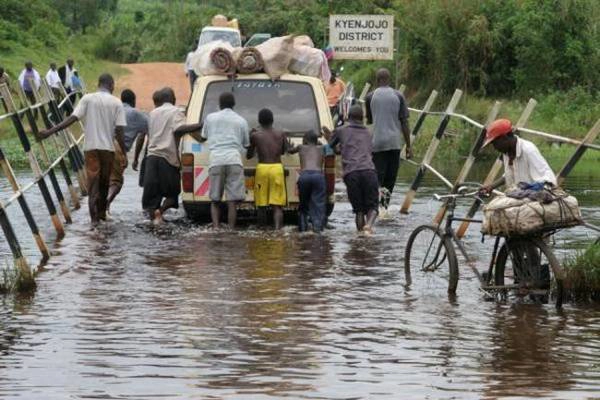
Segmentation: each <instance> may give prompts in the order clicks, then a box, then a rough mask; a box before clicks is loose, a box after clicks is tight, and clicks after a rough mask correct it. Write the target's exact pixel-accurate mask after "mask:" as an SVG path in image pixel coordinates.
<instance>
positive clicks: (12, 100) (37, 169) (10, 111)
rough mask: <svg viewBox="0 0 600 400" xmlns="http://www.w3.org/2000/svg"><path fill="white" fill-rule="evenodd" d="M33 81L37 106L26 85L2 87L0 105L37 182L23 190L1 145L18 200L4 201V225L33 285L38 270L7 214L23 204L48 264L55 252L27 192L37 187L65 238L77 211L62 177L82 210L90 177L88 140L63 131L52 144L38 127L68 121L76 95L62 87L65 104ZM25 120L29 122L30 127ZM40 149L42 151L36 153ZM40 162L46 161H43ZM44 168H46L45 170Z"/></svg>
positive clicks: (0, 120)
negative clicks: (82, 146) (84, 145)
mask: <svg viewBox="0 0 600 400" xmlns="http://www.w3.org/2000/svg"><path fill="white" fill-rule="evenodd" d="M29 83H30V87H31V88H32V90H33V95H34V98H35V104H30V103H29V102H28V101H27V100H26V96H25V94H24V93H23V90H22V88H21V87H20V85H18V84H17V85H16V87H12V88H9V87H8V86H7V85H6V84H2V85H0V98H1V99H0V104H1V105H2V109H0V111H3V112H4V114H0V127H1V125H2V124H8V123H11V124H12V129H13V130H14V131H15V132H16V135H17V137H18V140H19V143H20V146H21V148H22V150H23V152H24V154H25V156H26V157H27V161H28V164H29V168H30V171H31V173H32V174H33V178H34V179H33V181H31V182H29V183H27V184H26V185H24V186H22V185H21V184H20V182H19V180H18V179H17V176H16V175H15V172H14V169H13V167H12V165H11V160H9V157H8V156H7V154H8V153H7V152H5V151H4V150H3V149H2V146H1V144H0V168H1V169H2V172H3V174H4V175H5V177H6V179H7V180H8V183H9V186H10V188H11V189H12V192H13V194H12V196H11V197H9V198H8V199H7V200H4V201H0V226H1V228H2V231H3V233H4V236H5V238H6V241H7V243H8V246H9V248H10V251H11V253H12V255H13V258H14V261H15V266H16V267H17V268H18V269H19V272H20V274H21V277H23V278H25V279H26V280H27V279H30V280H31V282H33V279H31V278H32V270H31V268H30V266H29V265H28V262H27V259H26V258H25V257H24V255H23V250H22V247H21V244H20V242H19V239H18V238H17V235H16V234H15V230H14V228H13V224H12V223H11V221H10V218H9V215H8V213H7V207H9V206H11V205H12V204H13V203H18V204H19V206H20V208H21V211H22V213H23V215H24V217H25V220H26V222H27V225H28V227H29V230H30V231H31V234H32V236H33V239H34V242H35V244H36V246H37V248H38V250H39V252H40V254H41V262H40V264H44V263H45V262H46V261H47V260H48V258H49V257H50V253H49V251H48V247H47V245H46V242H45V240H44V238H43V235H42V233H41V232H40V229H39V227H38V221H36V218H35V217H34V215H33V214H32V212H31V208H30V207H29V203H28V202H27V200H26V194H27V195H29V194H30V192H31V191H32V190H33V189H32V188H34V187H37V188H38V190H39V192H40V193H41V196H42V199H43V202H44V204H45V207H46V209H47V212H48V216H49V218H50V220H51V222H52V226H53V227H54V229H55V231H56V235H57V237H59V238H61V237H63V236H64V235H65V230H64V224H69V223H71V221H72V219H71V209H70V208H69V206H68V205H67V201H66V198H65V195H64V194H63V188H61V185H60V182H59V180H58V178H57V175H58V174H61V175H62V176H63V180H64V182H65V184H66V186H67V188H66V189H67V192H68V193H69V197H70V199H71V206H72V208H73V209H77V208H79V207H80V195H85V194H86V192H85V187H86V176H85V169H84V167H83V155H82V153H81V151H80V149H79V143H80V141H81V139H82V138H83V136H81V137H80V138H79V139H78V140H77V139H75V137H74V135H73V133H72V131H70V130H68V129H67V130H64V131H62V132H59V133H58V134H57V135H53V137H52V139H51V140H50V141H49V142H48V143H44V142H42V141H39V140H37V137H38V133H39V131H40V128H39V127H38V123H41V124H42V125H43V126H44V128H49V127H51V126H53V125H54V124H56V123H58V122H60V121H62V119H63V113H64V111H65V110H72V108H73V102H74V101H75V98H76V94H72V95H71V96H67V95H66V92H65V90H64V87H62V86H61V87H60V93H61V94H62V95H63V96H64V98H63V99H62V101H61V102H59V101H58V99H56V98H55V97H54V92H53V91H52V90H51V89H50V88H49V87H48V85H47V83H46V82H45V80H42V82H41V85H40V87H39V88H38V87H36V85H35V84H34V83H33V82H32V81H30V82H29ZM11 89H12V90H11ZM24 121H27V124H25V123H24ZM5 128H6V127H5ZM7 130H8V129H7ZM32 139H33V141H32ZM34 145H35V147H36V150H37V151H34ZM50 145H53V146H54V150H55V151H54V153H51V152H50V151H49V148H48V146H50ZM51 154H52V156H51ZM38 157H39V159H38ZM40 160H41V161H42V163H40ZM42 164H43V165H44V168H42ZM71 174H73V175H75V176H76V179H77V182H78V184H79V193H78V191H77V190H76V189H75V186H74V183H73V180H72V179H71ZM46 178H48V180H49V181H50V184H51V187H52V191H53V192H54V197H55V198H56V200H57V203H58V207H57V204H56V203H55V201H54V199H53V196H52V195H51V191H50V188H49V187H48V184H47V182H46ZM59 210H60V214H62V219H61V217H60V215H59Z"/></svg>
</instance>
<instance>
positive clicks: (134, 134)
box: [121, 89, 148, 171]
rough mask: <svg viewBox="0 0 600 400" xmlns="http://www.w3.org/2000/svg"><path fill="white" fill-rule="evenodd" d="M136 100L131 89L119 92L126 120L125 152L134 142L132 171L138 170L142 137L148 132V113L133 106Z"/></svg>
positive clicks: (127, 151)
mask: <svg viewBox="0 0 600 400" xmlns="http://www.w3.org/2000/svg"><path fill="white" fill-rule="evenodd" d="M136 100H137V97H136V95H135V93H134V92H133V91H132V90H130V89H125V90H123V91H122V92H121V101H122V102H123V108H124V109H125V119H126V120H127V127H126V128H125V137H124V142H125V152H126V153H129V151H130V150H131V148H132V147H133V144H134V143H135V152H134V156H133V164H132V166H131V167H132V168H133V170H134V171H137V170H138V163H139V160H138V159H139V156H140V153H141V151H142V147H143V146H144V137H145V136H146V134H147V133H148V115H146V114H145V113H143V112H141V111H140V110H138V109H137V108H135V106H136Z"/></svg>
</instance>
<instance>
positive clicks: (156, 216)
mask: <svg viewBox="0 0 600 400" xmlns="http://www.w3.org/2000/svg"><path fill="white" fill-rule="evenodd" d="M164 222H165V220H164V219H163V217H162V214H161V212H160V210H155V211H154V219H153V220H152V223H153V224H154V225H161V224H163V223H164Z"/></svg>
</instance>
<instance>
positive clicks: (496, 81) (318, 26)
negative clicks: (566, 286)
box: [95, 0, 600, 97]
mask: <svg viewBox="0 0 600 400" xmlns="http://www.w3.org/2000/svg"><path fill="white" fill-rule="evenodd" d="M217 13H222V14H225V15H227V16H228V17H230V18H234V17H235V18H238V19H239V21H240V23H241V27H242V30H243V33H244V34H246V35H247V36H249V35H251V34H252V33H257V32H270V33H272V34H274V35H283V34H288V33H307V34H309V35H310V36H311V37H312V38H313V39H314V40H315V42H316V44H317V45H318V46H325V45H326V44H327V43H326V42H327V39H326V35H325V33H326V32H325V30H326V27H327V21H328V19H327V17H328V15H329V14H334V13H347V14H348V13H361V14H368V13H386V14H393V15H395V17H396V26H397V27H398V28H399V29H400V32H401V43H400V46H399V47H400V52H399V56H400V60H401V68H400V70H399V71H398V73H399V74H400V77H399V79H400V80H401V81H402V82H405V83H408V84H409V86H410V87H411V88H413V90H420V91H424V92H426V91H428V90H431V89H434V88H435V89H441V90H442V91H444V92H449V91H452V90H454V89H455V88H461V89H463V90H465V91H467V92H469V93H472V94H476V95H480V96H519V97H526V96H530V95H533V94H540V93H547V92H551V91H555V90H567V89H570V88H571V87H573V86H581V87H582V88H584V89H585V90H587V91H597V89H598V87H599V85H600V2H599V1H597V0H503V1H497V0H427V1H424V0H420V1H416V0H389V1H383V0H371V1H364V0H363V1H356V0H345V1H322V0H304V1H289V0H243V1H241V0H238V1H235V0H234V1H228V2H223V1H211V0H205V1H193V0H185V1H159V0H155V1H153V0H146V1H140V0H120V1H119V4H118V7H116V12H113V13H111V14H110V15H107V17H106V18H105V19H104V20H103V21H102V22H101V24H100V26H99V28H98V29H97V31H96V32H97V35H96V38H97V42H96V45H95V49H96V54H97V55H98V56H99V57H101V58H109V59H112V60H115V61H119V62H139V61H151V60H157V59H161V60H181V59H182V58H184V56H185V54H186V53H187V51H189V49H190V48H191V47H192V46H193V43H194V40H196V39H197V37H198V33H199V31H200V29H201V28H202V27H203V26H204V25H205V24H207V23H208V22H209V21H210V18H211V17H212V16H213V15H215V14H217ZM338 64H339V63H338ZM343 64H344V67H345V70H346V72H345V75H347V78H348V79H351V80H352V81H354V82H356V83H357V84H359V85H360V84H362V83H364V82H365V81H366V80H371V79H372V75H373V70H374V67H376V66H379V65H387V66H388V67H392V68H393V67H394V64H393V63H389V62H388V63H365V62H360V63H357V62H343Z"/></svg>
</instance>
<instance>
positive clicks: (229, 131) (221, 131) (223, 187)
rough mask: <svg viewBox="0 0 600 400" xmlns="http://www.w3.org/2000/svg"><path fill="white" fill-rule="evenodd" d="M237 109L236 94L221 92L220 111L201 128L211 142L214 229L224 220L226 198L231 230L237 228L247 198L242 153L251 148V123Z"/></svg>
mask: <svg viewBox="0 0 600 400" xmlns="http://www.w3.org/2000/svg"><path fill="white" fill-rule="evenodd" d="M234 106H235V97H233V93H230V92H225V93H222V94H221V95H220V96H219V108H220V109H221V110H220V111H217V112H214V113H211V114H209V115H207V116H206V118H205V120H204V128H203V129H202V141H204V140H206V141H207V142H208V149H209V150H210V161H209V163H210V167H209V172H208V179H209V184H210V193H209V196H210V200H211V204H210V216H211V219H212V223H213V227H214V228H218V227H219V223H220V220H221V204H220V203H221V201H222V200H223V195H225V200H226V202H227V222H228V224H229V227H230V228H234V227H235V223H236V220H237V204H238V202H240V201H243V200H244V199H245V198H246V188H245V186H244V167H243V164H242V156H241V153H242V152H243V151H244V150H245V148H247V147H248V146H249V145H250V140H249V138H248V123H247V122H246V120H245V119H244V118H242V117H241V116H240V115H239V114H237V113H236V112H235V111H233V107H234Z"/></svg>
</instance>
